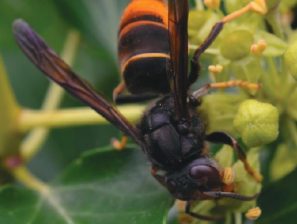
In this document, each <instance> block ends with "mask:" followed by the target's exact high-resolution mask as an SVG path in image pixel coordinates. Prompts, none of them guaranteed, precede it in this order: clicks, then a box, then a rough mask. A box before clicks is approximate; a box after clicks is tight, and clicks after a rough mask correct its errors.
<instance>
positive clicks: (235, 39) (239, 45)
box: [220, 28, 254, 61]
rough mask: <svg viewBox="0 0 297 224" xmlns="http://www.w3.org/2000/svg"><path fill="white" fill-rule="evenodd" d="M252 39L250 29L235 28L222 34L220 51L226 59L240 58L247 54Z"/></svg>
mask: <svg viewBox="0 0 297 224" xmlns="http://www.w3.org/2000/svg"><path fill="white" fill-rule="evenodd" d="M253 39H254V37H253V34H252V33H251V32H250V31H248V30H245V29H236V28H235V29H233V30H232V31H231V32H229V33H228V34H225V35H224V38H223V39H222V42H221V47H220V51H221V53H222V55H223V56H224V57H225V58H227V59H230V60H233V61H235V60H240V59H242V58H244V57H246V56H248V55H249V53H250V47H251V45H252V44H253V42H254V40H253Z"/></svg>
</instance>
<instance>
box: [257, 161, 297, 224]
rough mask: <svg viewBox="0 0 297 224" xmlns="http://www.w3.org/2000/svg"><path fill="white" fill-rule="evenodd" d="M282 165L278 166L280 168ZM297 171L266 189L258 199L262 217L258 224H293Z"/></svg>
mask: <svg viewBox="0 0 297 224" xmlns="http://www.w3.org/2000/svg"><path fill="white" fill-rule="evenodd" d="M281 166H282V164H280V167H281ZM296 180H297V169H295V170H294V172H292V173H291V174H290V175H288V176H286V177H285V178H283V179H281V180H280V181H278V182H275V183H273V184H271V185H269V186H267V187H266V188H264V190H263V192H262V193H261V195H260V198H259V206H260V208H261V209H262V214H263V215H262V216H261V219H260V220H259V222H258V223H262V224H279V223H285V224H295V223H296V214H297V201H296V198H297V191H296V188H295V186H296Z"/></svg>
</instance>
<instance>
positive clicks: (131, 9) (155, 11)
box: [121, 0, 168, 27]
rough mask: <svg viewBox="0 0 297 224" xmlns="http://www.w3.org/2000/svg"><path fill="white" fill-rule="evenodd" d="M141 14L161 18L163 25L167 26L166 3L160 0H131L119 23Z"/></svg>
mask: <svg viewBox="0 0 297 224" xmlns="http://www.w3.org/2000/svg"><path fill="white" fill-rule="evenodd" d="M143 15H152V16H155V17H158V18H161V19H162V21H163V23H164V25H165V26H166V27H168V9H167V5H166V4H165V3H164V2H163V1H161V0H133V1H132V2H131V3H130V4H129V5H128V6H127V8H126V9H125V11H124V13H123V16H122V18H121V24H123V23H126V21H129V20H130V19H132V18H137V17H141V16H143Z"/></svg>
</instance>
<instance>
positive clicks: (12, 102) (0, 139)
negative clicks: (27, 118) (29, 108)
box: [0, 57, 20, 156]
mask: <svg viewBox="0 0 297 224" xmlns="http://www.w3.org/2000/svg"><path fill="white" fill-rule="evenodd" d="M7 77H8V76H7V73H6V70H5V67H4V63H3V61H2V58H1V57H0V120H1V125H0V155H1V156H3V155H6V154H12V153H13V152H14V151H17V149H18V143H19V141H20V139H18V140H16V138H15V137H16V136H17V134H16V133H15V132H16V127H17V118H18V116H19V113H20V108H19V106H18V104H17V102H16V99H15V96H14V94H13V92H12V88H11V86H10V84H9V81H8V79H7Z"/></svg>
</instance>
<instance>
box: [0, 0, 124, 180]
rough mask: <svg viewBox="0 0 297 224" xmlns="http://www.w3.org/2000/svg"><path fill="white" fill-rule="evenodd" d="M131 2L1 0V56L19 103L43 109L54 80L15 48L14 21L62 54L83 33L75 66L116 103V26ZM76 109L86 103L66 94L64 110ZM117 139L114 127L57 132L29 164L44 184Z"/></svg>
mask: <svg viewBox="0 0 297 224" xmlns="http://www.w3.org/2000/svg"><path fill="white" fill-rule="evenodd" d="M127 2H128V0H120V1H118V0H117V1H111V0H90V1H71V0H63V1H60V0H44V1H36V0H13V1H11V0H1V1H0V54H1V55H2V57H3V59H4V62H5V66H6V69H7V71H8V74H9V79H10V82H11V85H12V87H13V90H14V92H15V95H16V98H17V100H18V102H19V103H20V104H21V105H22V106H23V107H28V108H34V109H38V108H40V106H41V103H42V101H43V98H44V95H45V93H46V90H47V86H48V84H49V81H48V80H47V79H46V78H45V77H44V76H43V75H42V74H41V72H40V71H39V70H37V69H36V68H35V66H34V65H32V64H31V62H29V60H28V59H27V58H26V57H25V56H24V55H23V53H22V52H21V50H20V49H19V48H18V46H17V45H16V42H15V41H14V38H13V35H12V30H11V26H12V23H13V21H14V20H15V19H17V18H22V19H24V20H26V21H27V22H28V23H29V24H30V25H31V26H32V27H33V28H34V29H35V30H36V31H37V32H38V33H39V34H40V35H41V36H42V37H44V39H45V40H46V42H47V43H48V44H49V46H50V47H52V48H53V49H54V50H55V51H56V52H58V53H59V52H61V50H62V48H63V44H64V41H65V38H66V36H67V33H68V31H69V30H71V29H76V30H78V31H79V32H80V33H81V42H80V45H79V50H78V54H77V56H76V58H75V62H74V66H73V68H74V70H75V71H76V72H77V73H78V74H80V76H81V77H83V78H84V79H87V80H88V81H89V82H90V83H92V85H94V86H95V88H96V89H97V90H100V92H103V93H104V95H105V96H106V97H107V98H109V99H111V93H112V89H113V88H114V87H115V86H116V85H117V83H118V81H119V74H118V64H117V58H116V44H117V27H118V23H119V16H120V13H121V11H122V10H123V7H124V6H125V5H126V4H127ZM74 106H82V104H81V103H80V102H78V101H77V100H75V99H74V98H72V97H71V96H69V95H68V94H66V95H65V97H64V99H63V103H62V105H61V107H63V108H66V107H74ZM112 136H115V137H117V136H120V133H119V131H117V130H116V128H114V127H111V126H101V127H99V126H98V125H94V126H84V127H75V128H65V129H56V130H53V131H52V132H51V134H50V136H49V138H48V140H47V141H46V143H45V145H44V146H43V147H42V150H40V152H39V154H38V155H37V156H36V157H35V158H34V159H33V160H32V162H31V163H30V166H31V169H33V170H34V172H35V173H36V175H37V176H39V177H41V178H42V179H44V180H49V179H52V178H53V177H54V176H55V174H57V173H58V172H59V171H60V170H62V169H63V168H64V167H65V166H66V165H67V164H68V163H69V162H70V161H72V160H73V159H74V158H76V157H77V156H78V155H79V154H80V153H81V152H82V151H84V150H86V149H90V148H95V147H98V146H102V145H106V144H109V141H110V139H111V137H112ZM61 149H63V151H62V150H61ZM65 155H67V156H65ZM41 167H42V169H41ZM37 168H38V169H37Z"/></svg>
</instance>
